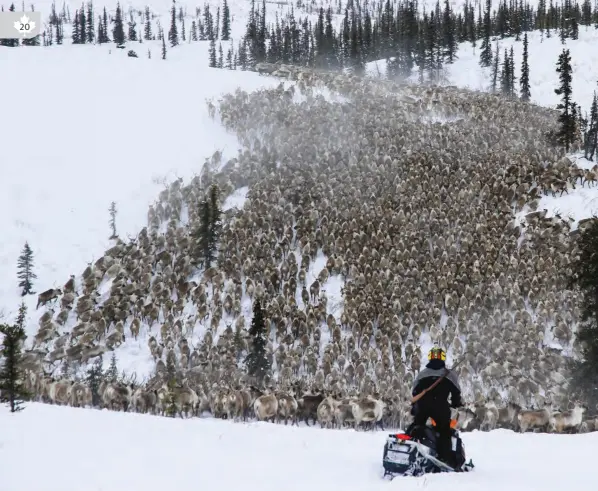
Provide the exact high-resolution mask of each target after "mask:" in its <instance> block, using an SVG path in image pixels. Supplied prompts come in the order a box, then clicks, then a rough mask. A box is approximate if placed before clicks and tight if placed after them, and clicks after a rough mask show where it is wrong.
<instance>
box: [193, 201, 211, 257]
mask: <svg viewBox="0 0 598 491" xmlns="http://www.w3.org/2000/svg"><path fill="white" fill-rule="evenodd" d="M210 219H211V212H210V203H209V202H208V200H207V199H203V200H202V201H200V203H199V226H198V228H197V229H196V231H195V234H194V235H195V237H196V243H197V246H196V257H197V263H199V264H202V265H203V266H204V268H206V269H207V268H209V267H210V266H211V265H212V260H213V256H212V251H211V249H210V227H211V223H210Z"/></svg>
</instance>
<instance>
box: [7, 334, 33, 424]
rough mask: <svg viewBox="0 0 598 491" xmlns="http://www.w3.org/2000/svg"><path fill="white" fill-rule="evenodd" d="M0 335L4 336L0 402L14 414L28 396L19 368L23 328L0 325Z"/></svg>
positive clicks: (20, 408) (23, 335)
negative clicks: (5, 404) (6, 405)
mask: <svg viewBox="0 0 598 491" xmlns="http://www.w3.org/2000/svg"><path fill="white" fill-rule="evenodd" d="M0 334H2V335H3V336H4V339H3V340H2V347H1V348H0V359H2V360H3V361H2V365H1V366H0V402H5V403H7V404H8V406H9V407H10V412H11V413H14V412H17V411H20V410H22V409H23V407H22V404H23V402H24V401H25V400H27V399H29V397H30V394H29V392H28V391H27V389H26V388H25V384H24V378H25V377H24V373H23V371H22V369H21V367H20V363H21V356H22V355H21V350H22V347H23V343H24V341H25V339H26V336H25V329H24V328H23V326H19V325H18V324H15V325H12V326H10V325H6V324H3V325H0Z"/></svg>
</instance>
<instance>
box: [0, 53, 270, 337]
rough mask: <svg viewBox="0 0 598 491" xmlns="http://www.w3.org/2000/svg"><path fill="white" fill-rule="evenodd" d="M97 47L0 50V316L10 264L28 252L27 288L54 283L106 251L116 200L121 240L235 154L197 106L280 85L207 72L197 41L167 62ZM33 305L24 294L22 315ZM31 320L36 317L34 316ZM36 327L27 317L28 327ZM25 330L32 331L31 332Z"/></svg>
mask: <svg viewBox="0 0 598 491" xmlns="http://www.w3.org/2000/svg"><path fill="white" fill-rule="evenodd" d="M157 46H158V45H157V44H154V45H153V46H152V50H153V51H154V52H153V56H152V59H148V58H147V57H145V56H143V54H145V50H147V44H142V45H139V48H137V46H135V49H138V52H139V53H140V54H142V56H141V57H140V58H137V59H133V58H128V57H126V54H125V53H124V52H123V51H121V50H116V49H114V48H113V47H112V53H111V54H109V48H108V47H97V46H71V45H64V46H54V47H51V48H40V49H37V48H33V49H26V48H24V49H18V50H12V49H9V48H0V65H2V67H3V75H2V77H3V84H4V86H5V87H10V88H11V97H10V98H6V97H5V98H4V104H3V109H5V114H11V117H10V118H2V120H1V121H0V134H2V135H3V142H5V143H4V144H3V152H4V153H3V156H4V158H5V160H4V161H3V164H2V165H5V166H6V167H7V168H10V172H8V171H7V172H3V173H2V179H0V209H2V211H3V212H2V213H1V214H0V229H1V230H2V238H1V239H0V277H2V278H4V280H3V281H2V283H1V284H0V312H1V311H4V312H5V314H6V315H7V316H10V315H11V314H13V313H14V312H15V311H16V309H17V308H18V304H19V302H20V296H19V289H18V288H17V280H16V261H17V257H18V255H19V253H20V251H21V249H22V247H23V245H24V243H25V241H29V244H30V245H31V247H32V248H33V251H34V254H35V272H36V274H37V276H38V278H37V281H36V283H35V287H36V291H37V292H38V293H39V292H42V291H44V290H46V289H48V288H52V287H61V286H62V285H63V284H64V283H65V282H66V281H67V280H68V279H69V275H71V274H76V275H79V274H80V273H81V272H82V271H83V269H84V268H85V267H86V265H87V263H88V262H90V261H95V260H97V259H98V258H99V257H100V256H101V255H102V254H103V252H104V251H105V250H106V249H107V248H108V247H110V241H109V240H108V237H109V236H110V230H109V226H108V220H109V214H108V208H109V206H110V202H111V201H115V202H116V206H117V209H118V215H117V218H116V226H117V231H118V233H119V234H120V236H121V237H122V238H123V240H126V239H127V235H128V234H131V235H136V234H137V233H138V232H139V230H140V229H141V228H142V227H143V226H145V225H146V224H147V211H148V206H149V205H150V204H151V203H152V202H153V201H154V200H155V199H156V196H157V195H158V193H159V192H160V191H161V190H162V189H164V184H170V183H171V182H172V181H173V180H175V179H176V178H178V177H182V178H184V179H185V180H187V179H188V178H190V177H192V176H193V175H194V174H199V172H200V171H201V169H202V165H203V162H204V159H205V158H208V157H209V156H211V154H212V153H213V152H214V151H215V150H223V153H224V158H231V157H233V156H236V155H237V150H238V148H239V144H238V141H237V138H236V137H235V136H234V135H231V134H229V133H227V132H226V131H225V130H224V129H223V128H222V126H220V125H219V124H218V123H217V122H215V121H213V120H212V119H210V118H209V117H208V112H207V106H206V99H207V98H218V96H219V95H220V94H224V93H228V92H233V91H234V90H235V89H236V88H237V87H238V86H243V87H244V88H245V89H246V90H252V89H256V88H259V87H263V86H272V85H276V84H278V83H280V81H279V80H277V79H273V78H267V77H260V76H258V75H257V74H255V73H250V72H235V73H234V74H233V73H231V72H230V71H228V70H217V69H209V68H207V44H206V43H201V44H193V45H185V46H180V47H178V49H176V50H170V51H169V52H168V56H169V59H168V60H167V62H165V61H163V60H161V59H160V57H159V51H158V49H157ZM36 298H37V297H36V296H35V298H33V296H32V297H28V300H29V307H30V309H29V310H30V313H33V312H34V310H35V303H36ZM38 312H39V313H40V314H41V313H42V309H40V310H39V311H38ZM31 321H32V322H33V324H34V325H33V327H32V329H35V328H36V325H37V319H36V318H35V315H34V316H33V318H32V319H31ZM34 332H35V331H34Z"/></svg>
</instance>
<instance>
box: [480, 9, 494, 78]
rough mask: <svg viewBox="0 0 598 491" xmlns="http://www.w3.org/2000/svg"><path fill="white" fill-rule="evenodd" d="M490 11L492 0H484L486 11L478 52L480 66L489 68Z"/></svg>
mask: <svg viewBox="0 0 598 491" xmlns="http://www.w3.org/2000/svg"><path fill="white" fill-rule="evenodd" d="M491 9H492V0H486V11H485V12H484V24H483V38H482V46H481V50H480V65H481V66H483V67H489V66H490V65H492V47H491V46H490V36H491V35H492V21H491V18H490V10H491Z"/></svg>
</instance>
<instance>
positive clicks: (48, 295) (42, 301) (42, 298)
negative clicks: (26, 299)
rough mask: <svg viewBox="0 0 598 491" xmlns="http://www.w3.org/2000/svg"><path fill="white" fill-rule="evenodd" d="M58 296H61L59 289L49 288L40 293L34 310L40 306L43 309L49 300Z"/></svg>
mask: <svg viewBox="0 0 598 491" xmlns="http://www.w3.org/2000/svg"><path fill="white" fill-rule="evenodd" d="M59 295H62V290H61V289H60V288H50V289H49V290H46V291H45V292H42V293H40V294H39V295H38V296H37V306H36V307H35V310H37V309H38V308H39V306H40V305H41V306H42V307H43V306H44V305H46V304H47V303H48V302H49V301H50V300H54V299H56V298H58V296H59Z"/></svg>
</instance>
